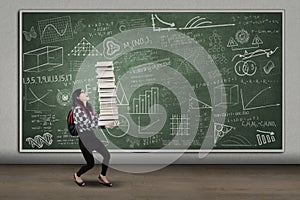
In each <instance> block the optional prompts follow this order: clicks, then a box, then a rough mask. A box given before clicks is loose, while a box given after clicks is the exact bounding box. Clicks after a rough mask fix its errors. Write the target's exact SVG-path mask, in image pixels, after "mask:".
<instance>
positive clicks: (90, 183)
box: [84, 180, 125, 188]
mask: <svg viewBox="0 0 300 200" xmlns="http://www.w3.org/2000/svg"><path fill="white" fill-rule="evenodd" d="M84 182H85V186H86V187H106V188H109V187H107V186H105V185H103V184H101V183H100V182H99V181H97V180H85V181H84ZM112 184H113V186H112V188H120V187H123V186H125V183H124V182H122V181H112Z"/></svg>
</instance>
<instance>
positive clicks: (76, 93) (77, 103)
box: [72, 89, 94, 117]
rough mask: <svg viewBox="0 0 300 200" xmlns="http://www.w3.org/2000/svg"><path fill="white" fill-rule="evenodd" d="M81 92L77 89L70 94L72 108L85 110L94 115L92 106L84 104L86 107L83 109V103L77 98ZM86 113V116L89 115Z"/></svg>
mask: <svg viewBox="0 0 300 200" xmlns="http://www.w3.org/2000/svg"><path fill="white" fill-rule="evenodd" d="M81 91H82V89H77V90H75V91H74V92H73V94H72V102H73V104H72V106H73V108H75V107H76V106H80V107H82V108H83V109H86V110H88V111H90V112H92V113H93V114H94V110H93V107H92V105H91V104H90V103H89V102H86V107H85V106H84V104H83V102H82V101H81V100H80V99H79V98H78V97H79V96H80V94H81ZM86 113H87V115H88V116H89V115H90V113H89V112H86ZM89 117H90V116H89Z"/></svg>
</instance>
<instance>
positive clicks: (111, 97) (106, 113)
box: [95, 61, 119, 126]
mask: <svg viewBox="0 0 300 200" xmlns="http://www.w3.org/2000/svg"><path fill="white" fill-rule="evenodd" d="M95 67H96V73H97V76H96V78H97V83H98V93H99V102H100V116H99V123H98V125H99V126H111V125H113V124H115V125H117V124H118V120H119V115H118V107H117V93H116V85H115V76H114V66H113V62H111V61H107V62H97V63H96V65H95Z"/></svg>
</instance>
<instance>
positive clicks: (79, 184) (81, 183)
mask: <svg viewBox="0 0 300 200" xmlns="http://www.w3.org/2000/svg"><path fill="white" fill-rule="evenodd" d="M73 177H74V180H75V183H76V184H77V185H78V186H80V187H84V186H85V182H83V181H82V182H78V181H77V180H76V176H75V174H73Z"/></svg>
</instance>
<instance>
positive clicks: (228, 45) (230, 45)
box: [227, 37, 238, 47]
mask: <svg viewBox="0 0 300 200" xmlns="http://www.w3.org/2000/svg"><path fill="white" fill-rule="evenodd" d="M236 46H238V43H237V42H236V41H235V40H234V39H233V37H231V38H230V39H229V40H228V43H227V47H236Z"/></svg>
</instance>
